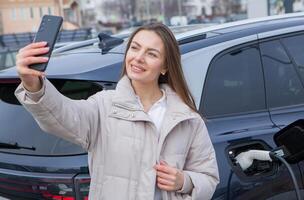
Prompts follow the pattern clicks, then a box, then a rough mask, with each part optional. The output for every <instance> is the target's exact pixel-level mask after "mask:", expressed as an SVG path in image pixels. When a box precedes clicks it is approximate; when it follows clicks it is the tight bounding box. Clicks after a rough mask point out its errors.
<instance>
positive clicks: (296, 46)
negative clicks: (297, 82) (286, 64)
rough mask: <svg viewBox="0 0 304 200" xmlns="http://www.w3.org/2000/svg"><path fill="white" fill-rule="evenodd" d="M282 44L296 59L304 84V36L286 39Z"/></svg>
mask: <svg viewBox="0 0 304 200" xmlns="http://www.w3.org/2000/svg"><path fill="white" fill-rule="evenodd" d="M282 42H283V44H284V46H285V47H286V48H287V49H288V51H289V53H290V55H291V56H292V58H293V59H294V61H295V63H296V65H297V67H298V71H299V72H300V74H301V78H302V80H303V82H304V45H303V44H304V35H303V34H302V35H297V36H292V37H288V38H284V39H282Z"/></svg>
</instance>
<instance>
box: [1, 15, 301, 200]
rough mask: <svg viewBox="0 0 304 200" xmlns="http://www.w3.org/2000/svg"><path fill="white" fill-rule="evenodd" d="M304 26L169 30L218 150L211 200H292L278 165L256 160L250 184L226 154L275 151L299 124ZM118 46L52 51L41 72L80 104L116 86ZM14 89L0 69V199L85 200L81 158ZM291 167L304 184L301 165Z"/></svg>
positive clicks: (244, 24)
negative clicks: (278, 140) (277, 137)
mask: <svg viewBox="0 0 304 200" xmlns="http://www.w3.org/2000/svg"><path fill="white" fill-rule="evenodd" d="M303 24H304V14H302V13H298V14H290V15H285V16H275V17H267V18H263V19H254V20H245V21H240V22H233V23H229V24H222V25H217V26H211V27H207V28H202V29H198V30H192V31H186V32H183V33H178V34H176V38H177V40H178V41H179V44H180V50H181V52H182V62H183V69H184V73H185V76H186V80H187V83H188V85H189V87H190V90H191V92H192V94H193V96H194V99H195V102H196V106H197V108H198V110H199V112H200V113H201V115H202V116H203V117H204V119H205V122H206V124H207V127H208V130H209V134H210V137H211V140H212V142H213V145H214V147H215V150H216V154H217V159H218V165H219V172H220V179H221V183H220V184H219V185H218V187H217V190H216V192H215V194H214V196H213V199H218V200H220V199H246V200H248V199H254V200H257V199H271V200H274V199H275V200H283V199H287V198H288V199H295V197H296V196H295V193H294V191H293V189H294V188H293V184H292V181H291V179H290V178H289V176H288V173H287V170H286V168H285V167H284V166H279V167H278V168H275V167H274V166H273V165H271V164H269V163H265V162H256V163H255V171H254V172H252V173H249V176H252V177H254V176H257V177H259V178H258V179H254V181H251V182H247V181H246V180H243V179H242V177H239V176H234V175H233V173H232V172H231V167H230V165H229V163H228V160H227V158H226V154H225V149H226V148H227V146H228V145H231V144H234V143H244V142H247V141H252V140H263V141H265V142H267V143H268V145H269V148H272V147H275V145H274V142H273V140H272V137H273V134H274V133H276V132H278V131H279V130H280V129H282V128H283V127H285V126H286V125H288V124H290V123H291V122H293V121H296V120H297V119H302V118H304V45H303V44H304V25H303ZM101 39H102V38H101ZM125 45H126V44H125V43H122V44H120V45H118V46H116V47H114V48H107V50H106V51H105V49H101V48H100V47H102V45H95V44H92V45H90V46H86V47H80V48H75V46H73V48H71V49H70V50H69V48H67V47H63V48H65V49H64V51H61V50H60V48H59V49H58V50H57V53H56V52H54V54H53V56H52V59H51V60H50V62H49V66H48V68H47V72H46V74H47V76H48V78H49V79H50V80H51V82H52V83H53V84H54V85H55V87H56V88H57V89H58V90H59V91H60V92H61V93H62V94H64V95H66V96H68V97H70V98H73V99H86V98H88V97H89V96H90V95H92V94H94V93H96V92H97V91H100V90H107V89H113V88H115V86H116V83H117V81H118V80H119V77H120V71H121V66H122V60H123V53H124V49H125ZM80 46H81V45H80ZM103 48H104V47H103ZM18 84H19V79H18V76H17V74H16V69H15V68H10V69H6V70H3V71H0V99H1V101H0V110H1V115H0V126H1V127H2V128H1V134H0V196H4V197H7V198H9V199H53V200H57V199H61V200H72V199H77V200H82V199H87V198H88V191H89V183H90V177H89V173H88V168H87V154H86V152H85V151H84V150H83V149H81V148H80V147H78V146H76V145H74V144H71V143H69V142H67V141H65V140H62V139H60V138H57V137H55V136H52V135H50V134H46V133H44V132H43V131H42V130H41V129H40V128H39V127H38V125H37V124H36V122H35V121H34V120H33V118H32V117H31V115H30V114H29V113H28V112H26V111H25V110H24V108H23V107H22V106H21V105H20V104H19V103H18V102H17V100H16V98H15V96H14V90H15V88H16V87H17V85H18ZM251 147H252V146H250V145H249V146H248V147H246V146H245V147H242V148H243V150H246V148H248V149H249V148H251ZM176 148H178V147H176ZM259 148H260V147H259ZM265 148H266V147H265ZM292 168H293V170H294V172H295V175H296V177H297V181H298V184H299V185H300V188H303V181H304V178H302V177H303V176H302V174H303V170H304V166H303V163H298V164H294V165H292ZM272 172H273V173H272ZM263 174H265V176H261V175H263ZM252 180H253V179H252Z"/></svg>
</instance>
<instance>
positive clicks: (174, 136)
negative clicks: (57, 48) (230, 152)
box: [16, 24, 219, 200]
mask: <svg viewBox="0 0 304 200" xmlns="http://www.w3.org/2000/svg"><path fill="white" fill-rule="evenodd" d="M45 45H46V44H45V43H43V42H41V43H32V44H30V45H28V46H26V47H24V48H22V49H20V51H19V53H18V55H17V69H18V72H19V75H20V78H21V80H22V83H21V84H20V86H19V87H18V88H17V90H16V96H17V98H18V99H19V101H20V102H21V103H22V104H23V105H24V106H25V108H26V109H27V110H28V111H29V112H31V114H32V115H33V116H34V118H35V119H36V121H37V122H38V124H39V125H40V127H41V128H42V129H43V130H45V131H46V132H49V133H52V134H55V135H57V136H59V137H63V138H65V139H67V140H69V141H71V142H74V143H77V144H79V145H81V146H82V147H83V148H85V149H86V150H87V151H88V164H89V170H90V175H91V185H90V194H89V198H90V199H91V200H98V199H102V200H135V199H136V200H160V199H163V200H181V199H193V200H205V199H210V198H211V197H212V195H213V193H214V191H215V187H216V185H217V184H218V182H219V175H218V168H217V162H216V158H215V153H214V149H213V146H212V143H211V141H210V138H209V135H208V131H207V129H206V126H205V124H204V122H203V120H202V118H201V117H200V115H199V114H198V113H197V112H196V108H195V104H194V101H193V98H192V96H191V94H190V92H189V90H188V87H187V85H186V82H185V79H184V76H183V73H182V68H181V58H180V52H179V48H178V44H177V41H176V40H175V38H174V36H173V34H172V32H171V31H170V30H169V29H168V28H167V27H166V26H165V25H162V24H152V25H147V26H143V27H141V28H139V29H138V30H136V31H135V32H134V33H133V34H132V35H131V37H130V39H129V41H128V44H127V48H126V54H125V59H124V64H123V76H122V78H121V80H120V81H119V82H118V84H117V87H116V89H115V90H112V91H102V92H99V93H97V94H95V95H93V96H91V97H90V98H89V99H88V100H78V101H76V100H71V99H69V98H66V97H64V96H63V95H61V94H60V93H59V92H58V91H57V90H56V89H55V88H54V87H53V85H52V84H51V83H50V82H49V81H48V80H47V79H46V78H44V74H43V73H42V72H39V71H34V70H31V69H29V68H28V66H29V65H30V64H33V63H41V62H45V61H46V58H43V57H35V56H36V55H41V54H43V53H45V52H47V51H48V48H46V47H45Z"/></svg>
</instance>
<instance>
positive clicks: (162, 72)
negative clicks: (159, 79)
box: [160, 68, 167, 76]
mask: <svg viewBox="0 0 304 200" xmlns="http://www.w3.org/2000/svg"><path fill="white" fill-rule="evenodd" d="M160 73H161V75H163V76H164V75H165V74H166V73H167V68H164V69H162V70H161V71H160Z"/></svg>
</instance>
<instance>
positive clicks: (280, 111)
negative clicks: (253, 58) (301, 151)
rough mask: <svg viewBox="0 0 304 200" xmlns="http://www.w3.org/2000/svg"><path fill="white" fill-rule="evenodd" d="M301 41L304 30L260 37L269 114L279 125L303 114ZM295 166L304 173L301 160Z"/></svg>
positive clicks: (303, 89)
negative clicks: (265, 38) (269, 38)
mask: <svg viewBox="0 0 304 200" xmlns="http://www.w3.org/2000/svg"><path fill="white" fill-rule="evenodd" d="M303 44H304V33H303V32H297V33H296V34H289V35H284V36H282V37H280V38H277V39H272V40H268V41H262V42H261V44H260V48H261V56H262V61H263V66H264V71H265V82H266V90H267V94H268V95H267V97H268V98H267V102H268V106H269V110H270V115H271V119H272V121H273V122H274V123H275V124H276V125H277V126H278V127H280V128H283V127H285V126H286V125H288V124H290V123H292V122H294V121H296V120H298V119H303V118H304V87H303V86H304V84H303V83H304V46H303ZM295 167H296V165H295V166H294V168H295ZM298 167H299V168H300V170H301V171H302V174H303V172H304V163H303V161H302V162H300V163H299V164H298ZM300 177H301V176H300ZM302 177H303V176H302ZM303 182H304V179H303V178H302V183H303Z"/></svg>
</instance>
